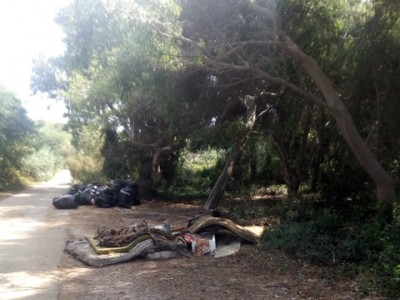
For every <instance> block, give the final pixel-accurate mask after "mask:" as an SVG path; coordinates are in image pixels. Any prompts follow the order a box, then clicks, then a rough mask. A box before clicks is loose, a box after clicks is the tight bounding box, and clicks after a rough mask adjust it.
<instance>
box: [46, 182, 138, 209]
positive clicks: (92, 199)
mask: <svg viewBox="0 0 400 300" xmlns="http://www.w3.org/2000/svg"><path fill="white" fill-rule="evenodd" d="M139 204H140V197H139V187H138V185H137V183H135V182H134V181H132V180H129V179H126V180H118V181H114V182H113V183H112V184H111V185H110V186H107V185H104V186H97V185H95V184H92V183H88V184H75V185H73V186H72V187H71V188H70V190H69V191H68V192H67V194H65V195H62V196H60V197H55V198H53V205H54V206H55V207H56V208H59V209H75V208H78V206H80V205H97V206H98V207H102V208H109V207H114V206H119V207H123V208H131V207H132V206H133V205H139Z"/></svg>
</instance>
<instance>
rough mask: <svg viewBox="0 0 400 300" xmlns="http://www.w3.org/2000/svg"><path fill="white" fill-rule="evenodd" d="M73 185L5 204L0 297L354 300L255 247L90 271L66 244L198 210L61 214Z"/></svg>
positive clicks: (311, 270)
mask: <svg viewBox="0 0 400 300" xmlns="http://www.w3.org/2000/svg"><path fill="white" fill-rule="evenodd" d="M67 182H68V173H66V172H63V173H61V174H59V175H58V177H56V178H55V179H54V180H52V181H51V182H48V183H46V184H41V185H37V186H35V187H33V188H30V189H28V190H26V191H24V192H23V193H20V194H17V195H14V196H11V197H8V198H6V199H2V200H0V229H1V231H0V299H35V300H36V299H46V300H47V299H60V300H69V299H71V300H75V299H79V300H80V299H88V300H89V299H90V300H92V299H102V300H105V299H112V300H113V299H118V300H119V299H136V300H142V299H144V300H146V299H148V300H150V299H151V300H157V299H159V300H167V299H178V300H179V299H191V300H198V299H207V300H208V299H211V300H212V299H218V300H220V299H235V300H236V299H237V300H239V299H252V300H253V299H255V300H257V299H260V300H261V299H355V294H354V286H353V283H352V282H350V281H346V280H344V281H340V280H337V279H336V280H326V279H324V276H322V274H323V273H328V272H329V270H327V269H322V268H320V267H312V266H308V265H307V266H306V265H303V264H302V263H301V262H299V261H296V260H290V259H288V258H287V257H286V256H284V255H283V254H282V253H279V252H276V251H275V252H274V251H260V250H258V249H257V247H256V246H254V245H242V247H241V249H240V251H239V253H237V254H235V255H233V256H228V257H223V258H218V259H216V258H213V257H211V256H203V257H198V258H191V259H184V258H178V259H171V260H166V261H149V260H145V259H135V260H134V261H130V262H127V263H122V264H117V265H111V266H107V267H103V268H93V267H89V266H87V265H85V264H83V263H81V262H80V261H78V260H76V259H75V258H73V257H72V256H71V255H70V254H68V253H66V252H65V251H64V248H65V243H66V241H67V240H68V239H77V238H82V237H84V236H85V235H88V234H93V233H95V232H96V229H97V228H98V226H100V225H104V226H107V227H114V228H119V227H124V226H127V225H131V224H132V223H134V222H137V221H142V220H146V221H147V222H148V223H149V225H151V226H152V225H158V224H163V223H169V224H171V225H172V226H179V225H183V224H186V222H187V219H189V218H190V217H192V216H193V215H194V214H195V213H196V212H197V211H198V210H199V207H198V206H196V205H188V204H180V203H173V202H172V203H171V202H170V203H167V202H162V201H150V202H143V203H142V204H141V205H140V206H136V207H133V208H132V209H121V208H109V209H101V208H97V207H95V206H81V207H79V208H78V209H75V210H57V209H55V208H54V207H53V206H52V204H51V199H52V198H53V197H54V196H59V195H61V194H63V193H64V192H65V191H66V190H67V188H68V185H67Z"/></svg>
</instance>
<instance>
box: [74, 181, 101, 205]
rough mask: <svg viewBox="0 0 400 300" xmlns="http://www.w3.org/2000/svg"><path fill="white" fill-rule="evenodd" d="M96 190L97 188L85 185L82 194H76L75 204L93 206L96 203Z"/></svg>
mask: <svg viewBox="0 0 400 300" xmlns="http://www.w3.org/2000/svg"><path fill="white" fill-rule="evenodd" d="M96 189H97V186H95V185H92V184H87V185H86V187H85V189H84V190H83V191H82V192H78V193H77V194H76V195H77V197H76V202H77V203H78V205H94V204H95V203H96Z"/></svg>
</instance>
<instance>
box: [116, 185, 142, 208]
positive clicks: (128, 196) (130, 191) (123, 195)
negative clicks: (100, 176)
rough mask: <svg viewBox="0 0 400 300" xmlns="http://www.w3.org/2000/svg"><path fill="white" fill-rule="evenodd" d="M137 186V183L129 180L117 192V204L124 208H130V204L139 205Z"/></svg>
mask: <svg viewBox="0 0 400 300" xmlns="http://www.w3.org/2000/svg"><path fill="white" fill-rule="evenodd" d="M139 204H140V198H139V188H138V185H137V184H136V183H135V182H133V181H129V182H126V184H125V186H124V187H123V188H122V189H121V190H120V191H119V193H118V202H117V205H118V206H120V207H124V208H130V207H131V206H132V205H139Z"/></svg>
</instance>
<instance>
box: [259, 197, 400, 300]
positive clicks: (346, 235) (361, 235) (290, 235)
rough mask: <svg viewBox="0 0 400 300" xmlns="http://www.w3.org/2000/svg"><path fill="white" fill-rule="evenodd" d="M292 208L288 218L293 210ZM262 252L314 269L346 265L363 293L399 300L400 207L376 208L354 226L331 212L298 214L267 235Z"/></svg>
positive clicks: (328, 210)
mask: <svg viewBox="0 0 400 300" xmlns="http://www.w3.org/2000/svg"><path fill="white" fill-rule="evenodd" d="M290 205H292V206H290ZM290 205H289V208H288V204H286V208H287V211H288V213H286V216H288V215H290V216H292V214H291V213H290V212H291V211H295V210H294V209H293V203H291V204H290ZM299 216H301V217H303V218H304V219H303V220H302V219H301V218H299ZM262 247H263V248H274V249H281V250H283V251H285V252H286V253H288V254H290V255H292V256H294V257H297V258H300V259H303V260H305V261H308V262H311V263H316V264H324V265H339V264H348V266H351V269H352V272H353V274H355V275H356V276H357V279H358V282H359V284H361V285H363V286H364V291H366V292H369V291H373V290H376V291H380V292H383V293H384V294H385V295H386V296H388V297H393V298H396V299H398V298H399V297H400V206H397V207H395V208H394V209H391V210H390V211H389V210H388V209H387V207H383V206H379V205H378V206H377V207H376V209H375V214H374V215H373V216H370V218H369V219H364V220H358V222H357V223H350V222H349V221H348V220H346V219H344V218H343V216H342V215H341V214H339V213H338V212H337V211H334V210H332V209H324V210H322V211H320V210H314V213H313V214H308V215H306V214H303V213H300V214H299V213H297V214H295V217H293V216H292V217H291V218H287V219H286V222H283V223H282V224H281V225H279V226H278V227H277V228H276V229H275V230H272V231H270V232H269V233H268V234H266V235H265V236H264V239H263V241H262ZM350 273H351V272H350ZM348 274H349V273H348ZM365 287H368V288H365Z"/></svg>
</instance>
